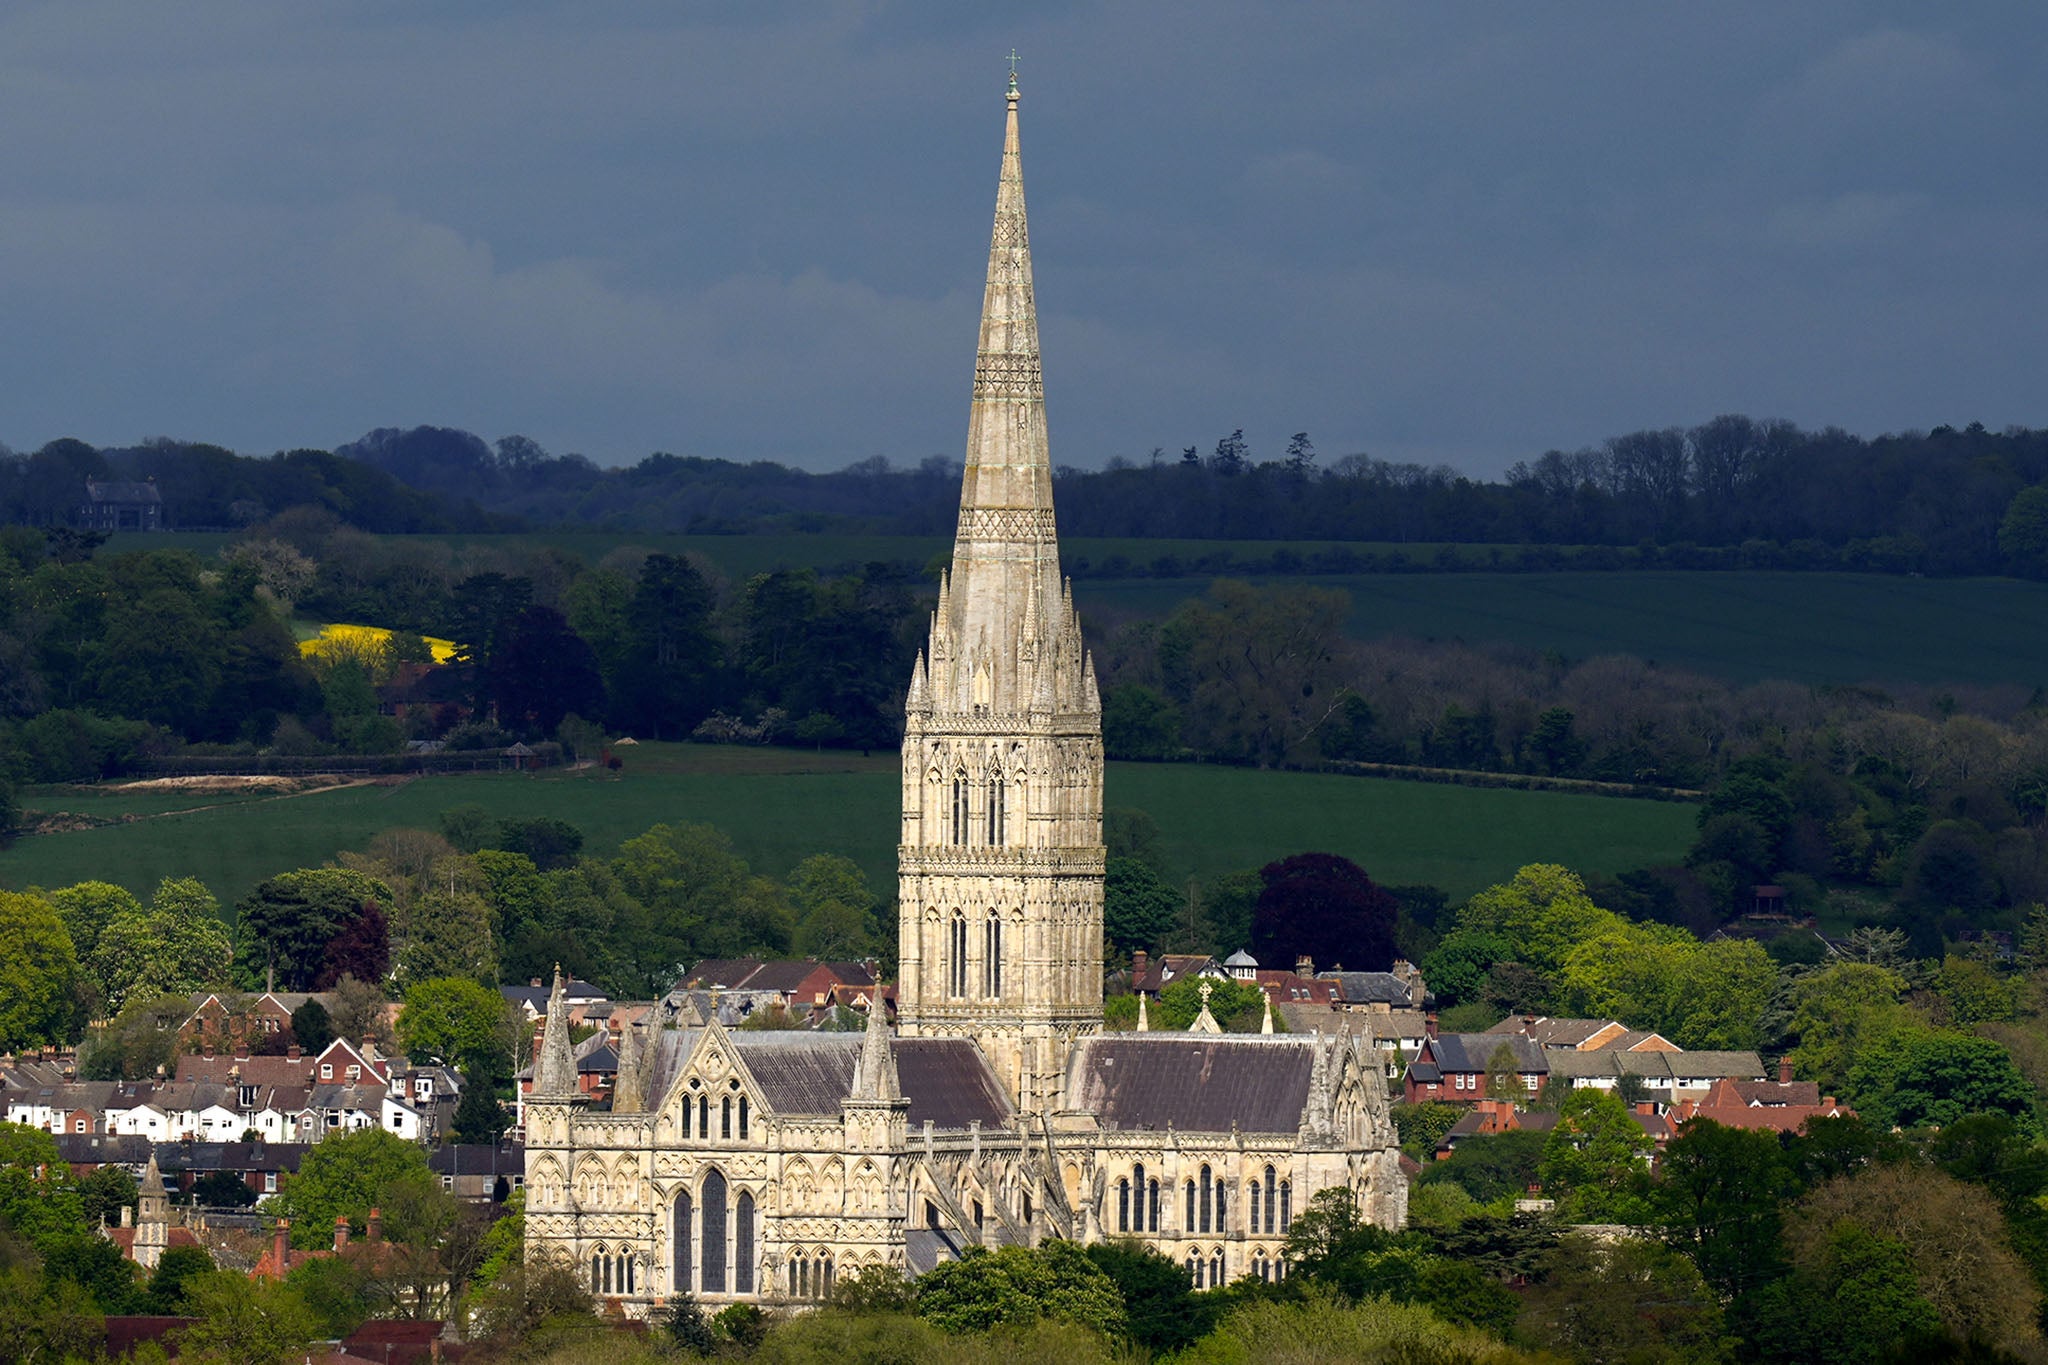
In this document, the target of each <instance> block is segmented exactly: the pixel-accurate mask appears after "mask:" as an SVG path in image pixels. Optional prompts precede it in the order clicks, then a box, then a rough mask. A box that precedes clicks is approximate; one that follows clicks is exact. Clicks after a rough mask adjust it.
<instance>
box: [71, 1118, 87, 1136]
mask: <svg viewBox="0 0 2048 1365" xmlns="http://www.w3.org/2000/svg"><path fill="white" fill-rule="evenodd" d="M71 1131H72V1132H74V1133H82V1132H84V1131H85V1120H84V1119H73V1120H72V1121H71Z"/></svg>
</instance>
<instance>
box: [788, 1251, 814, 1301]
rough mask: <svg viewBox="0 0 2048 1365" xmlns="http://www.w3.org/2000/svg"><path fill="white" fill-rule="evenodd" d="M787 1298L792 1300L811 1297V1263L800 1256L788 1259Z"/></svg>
mask: <svg viewBox="0 0 2048 1365" xmlns="http://www.w3.org/2000/svg"><path fill="white" fill-rule="evenodd" d="M789 1296H790V1297H791V1298H793V1299H807V1298H809V1297H810V1296H811V1263H810V1261H808V1260H807V1259H805V1258H804V1257H802V1256H792V1257H790V1258H789Z"/></svg>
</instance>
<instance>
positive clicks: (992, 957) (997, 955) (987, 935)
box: [981, 913, 1003, 1000]
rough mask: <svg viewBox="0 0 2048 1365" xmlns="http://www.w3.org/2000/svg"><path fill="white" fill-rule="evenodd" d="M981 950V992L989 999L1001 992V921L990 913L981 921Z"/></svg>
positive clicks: (996, 915)
mask: <svg viewBox="0 0 2048 1365" xmlns="http://www.w3.org/2000/svg"><path fill="white" fill-rule="evenodd" d="M981 947H982V952H981V993H982V994H983V995H984V996H986V997H988V998H989V999H990V1000H994V999H997V998H999V997H1000V996H1001V995H1002V993H1003V921H1002V917H1001V916H1000V915H998V914H994V913H991V914H990V915H989V917H988V919H987V920H986V921H985V922H984V923H983V928H982V945H981Z"/></svg>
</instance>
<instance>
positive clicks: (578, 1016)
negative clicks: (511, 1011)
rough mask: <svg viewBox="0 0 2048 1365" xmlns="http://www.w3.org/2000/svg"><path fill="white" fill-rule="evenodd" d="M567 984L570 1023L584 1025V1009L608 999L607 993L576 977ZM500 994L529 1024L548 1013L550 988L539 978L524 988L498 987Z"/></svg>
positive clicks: (567, 981) (570, 978)
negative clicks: (516, 1007)
mask: <svg viewBox="0 0 2048 1365" xmlns="http://www.w3.org/2000/svg"><path fill="white" fill-rule="evenodd" d="M565 983H566V986H567V993H566V996H565V998H566V1000H567V1003H568V1005H569V1021H570V1022H571V1023H574V1024H580V1023H582V1022H583V1010H584V1008H585V1007H586V1006H589V1005H594V1004H598V1003H601V1002H603V1001H604V1000H605V999H606V997H605V993H604V992H603V991H601V990H599V989H598V988H597V987H596V986H593V985H591V984H590V983H589V982H588V981H578V980H576V979H575V978H574V977H569V978H566V979H565ZM498 994H500V995H502V996H504V997H505V998H506V999H507V1000H509V1001H511V1002H512V1003H513V1004H515V1005H517V1006H519V1010H520V1013H522V1014H524V1015H525V1016H526V1022H527V1023H529V1024H531V1023H533V1022H534V1021H535V1020H537V1019H539V1018H540V1017H541V1016H542V1015H543V1014H546V1013H547V1008H548V987H547V986H546V985H545V984H543V983H542V981H541V980H540V978H539V977H535V978H533V979H532V980H531V981H529V982H527V984H526V985H524V986H500V987H498Z"/></svg>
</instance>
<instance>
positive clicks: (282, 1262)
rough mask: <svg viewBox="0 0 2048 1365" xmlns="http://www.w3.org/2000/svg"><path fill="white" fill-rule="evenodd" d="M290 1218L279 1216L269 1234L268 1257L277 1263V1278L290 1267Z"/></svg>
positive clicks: (281, 1277)
mask: <svg viewBox="0 0 2048 1365" xmlns="http://www.w3.org/2000/svg"><path fill="white" fill-rule="evenodd" d="M291 1231H292V1220H291V1219H289V1218H280V1219H278V1220H277V1226H276V1228H274V1229H272V1231H271V1234H270V1257H271V1259H272V1260H273V1261H275V1262H276V1263H277V1278H279V1279H280V1280H281V1279H283V1278H284V1277H285V1274H286V1273H287V1272H288V1271H290V1270H291V1268H292V1249H291V1248H292V1238H291Z"/></svg>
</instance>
